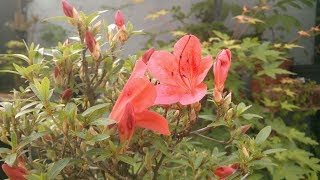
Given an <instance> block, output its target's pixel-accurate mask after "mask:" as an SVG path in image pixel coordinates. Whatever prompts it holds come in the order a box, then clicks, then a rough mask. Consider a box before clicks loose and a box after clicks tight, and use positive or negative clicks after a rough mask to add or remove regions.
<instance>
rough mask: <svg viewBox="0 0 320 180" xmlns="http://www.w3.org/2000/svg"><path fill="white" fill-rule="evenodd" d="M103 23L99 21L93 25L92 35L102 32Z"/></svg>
mask: <svg viewBox="0 0 320 180" xmlns="http://www.w3.org/2000/svg"><path fill="white" fill-rule="evenodd" d="M101 23H102V22H101V21H98V22H97V23H96V24H94V25H93V27H92V29H91V32H92V34H97V33H98V32H100V29H101Z"/></svg>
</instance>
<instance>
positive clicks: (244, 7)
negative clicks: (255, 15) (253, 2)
mask: <svg viewBox="0 0 320 180" xmlns="http://www.w3.org/2000/svg"><path fill="white" fill-rule="evenodd" d="M242 11H243V13H248V12H250V10H249V9H248V8H247V6H246V5H244V6H243V7H242Z"/></svg>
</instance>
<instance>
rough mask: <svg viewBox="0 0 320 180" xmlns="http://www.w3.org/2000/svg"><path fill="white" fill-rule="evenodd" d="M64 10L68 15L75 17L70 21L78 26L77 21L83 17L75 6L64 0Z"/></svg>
mask: <svg viewBox="0 0 320 180" xmlns="http://www.w3.org/2000/svg"><path fill="white" fill-rule="evenodd" d="M62 10H63V12H64V14H65V15H66V16H68V17H70V18H73V20H71V22H70V23H71V24H72V25H74V26H76V25H77V21H79V20H80V19H81V17H80V15H79V13H78V11H77V10H76V9H75V8H74V7H72V6H71V5H70V4H69V3H68V2H67V1H66V0H62Z"/></svg>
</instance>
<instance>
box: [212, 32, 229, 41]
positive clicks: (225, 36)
mask: <svg viewBox="0 0 320 180" xmlns="http://www.w3.org/2000/svg"><path fill="white" fill-rule="evenodd" d="M213 33H214V34H215V35H216V36H218V37H219V38H221V39H223V40H228V39H229V38H230V37H229V36H228V35H227V34H224V33H221V32H220V31H215V30H214V31H213Z"/></svg>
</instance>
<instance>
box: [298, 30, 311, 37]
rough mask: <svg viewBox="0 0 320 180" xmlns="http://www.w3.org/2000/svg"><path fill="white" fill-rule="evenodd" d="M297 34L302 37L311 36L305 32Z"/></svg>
mask: <svg viewBox="0 0 320 180" xmlns="http://www.w3.org/2000/svg"><path fill="white" fill-rule="evenodd" d="M298 34H299V35H300V36H302V37H310V36H311V35H310V34H309V33H308V32H306V31H299V32H298Z"/></svg>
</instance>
